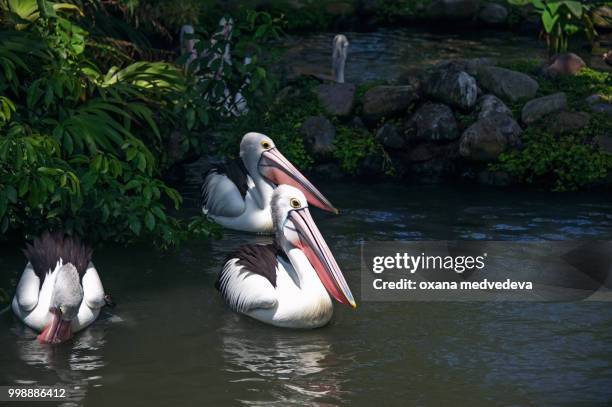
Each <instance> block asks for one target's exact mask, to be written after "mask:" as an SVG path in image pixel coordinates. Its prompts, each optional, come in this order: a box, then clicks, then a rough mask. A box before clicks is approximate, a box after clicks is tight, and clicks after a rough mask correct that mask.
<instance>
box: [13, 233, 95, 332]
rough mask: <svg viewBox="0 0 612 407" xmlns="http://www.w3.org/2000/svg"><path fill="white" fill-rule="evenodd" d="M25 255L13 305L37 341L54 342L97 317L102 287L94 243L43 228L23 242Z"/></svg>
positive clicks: (15, 311) (82, 327)
mask: <svg viewBox="0 0 612 407" xmlns="http://www.w3.org/2000/svg"><path fill="white" fill-rule="evenodd" d="M24 253H25V255H26V257H27V259H28V263H27V265H26V267H25V270H24V272H23V274H22V275H21V279H20V280H19V283H18V284H17V291H16V293H15V297H14V298H13V302H12V304H11V307H12V308H13V312H14V313H15V315H17V317H18V318H19V319H20V320H21V321H23V323H25V324H26V325H27V326H29V327H30V328H32V329H34V330H35V331H38V332H40V334H39V335H38V337H37V338H38V340H39V342H41V343H51V344H57V343H61V342H64V341H66V340H68V339H70V338H71V337H72V334H73V333H74V332H78V331H80V330H82V329H84V328H86V327H87V326H89V325H90V324H91V323H92V322H94V321H95V320H96V318H97V317H98V315H99V314H100V309H101V308H102V307H103V306H104V305H105V302H106V301H105V296H104V288H103V287H102V282H101V281H100V277H99V276H98V272H97V271H96V268H95V267H94V265H93V263H92V262H91V256H92V253H93V251H92V249H91V248H90V247H88V246H86V245H85V244H83V243H82V242H81V241H80V240H79V239H77V238H75V237H69V236H65V235H64V234H63V233H49V232H45V233H44V234H43V235H42V236H41V237H40V238H37V239H34V242H33V243H32V244H27V245H26V248H25V250H24Z"/></svg>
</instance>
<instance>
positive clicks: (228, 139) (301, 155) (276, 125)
mask: <svg viewBox="0 0 612 407" xmlns="http://www.w3.org/2000/svg"><path fill="white" fill-rule="evenodd" d="M313 86H314V83H313V82H310V81H307V82H305V83H303V84H301V86H300V87H299V88H291V89H292V90H293V91H295V92H296V93H297V94H296V95H294V96H288V97H283V98H281V99H279V100H271V99H269V100H268V101H267V102H266V103H263V105H265V106H268V109H266V110H265V111H264V112H255V111H253V112H249V114H248V115H246V116H244V117H242V118H240V120H238V121H237V122H236V123H235V124H234V125H233V126H231V127H229V128H227V129H225V130H224V131H223V132H222V137H221V140H220V143H221V145H220V151H221V153H222V154H223V155H226V156H230V157H235V156H236V153H237V152H238V151H237V148H236V146H237V145H238V144H239V143H240V139H241V138H242V136H243V135H244V134H245V133H247V132H249V131H258V132H261V133H264V134H267V135H269V136H270V137H272V139H273V140H274V142H275V144H276V145H277V146H278V148H279V149H280V150H281V151H282V152H283V154H284V155H285V156H286V157H287V158H288V159H289V160H290V161H291V162H293V163H294V164H295V165H296V166H297V167H298V168H301V169H309V168H310V167H311V166H312V164H313V162H314V160H313V159H312V157H310V155H309V154H308V152H307V151H306V148H305V145H304V140H303V138H302V136H301V134H300V127H301V126H302V124H303V123H304V120H306V118H307V117H309V116H314V115H319V114H321V108H320V106H319V104H318V101H317V100H316V96H315V95H314V92H313V90H312V88H313ZM288 89H290V88H287V89H286V90H288Z"/></svg>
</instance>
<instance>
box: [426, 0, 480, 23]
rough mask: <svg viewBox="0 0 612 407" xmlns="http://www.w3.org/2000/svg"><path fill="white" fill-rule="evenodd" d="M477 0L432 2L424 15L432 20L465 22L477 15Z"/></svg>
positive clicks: (435, 0)
mask: <svg viewBox="0 0 612 407" xmlns="http://www.w3.org/2000/svg"><path fill="white" fill-rule="evenodd" d="M478 7H479V1H478V0H434V1H432V2H431V4H430V5H429V6H428V7H427V10H426V13H425V15H426V16H427V17H429V18H434V19H446V20H465V19H470V18H472V17H474V16H475V15H476V13H478Z"/></svg>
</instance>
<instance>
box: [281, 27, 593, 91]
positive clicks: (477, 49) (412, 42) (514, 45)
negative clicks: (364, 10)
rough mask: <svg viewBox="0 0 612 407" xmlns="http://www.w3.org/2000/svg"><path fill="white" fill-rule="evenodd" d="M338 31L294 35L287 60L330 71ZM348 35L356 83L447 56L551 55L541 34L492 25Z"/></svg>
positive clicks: (350, 72) (349, 76) (349, 65)
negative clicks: (497, 28) (471, 29)
mask: <svg viewBox="0 0 612 407" xmlns="http://www.w3.org/2000/svg"><path fill="white" fill-rule="evenodd" d="M335 34H336V33H320V34H312V35H309V36H306V37H294V38H291V39H289V40H288V41H287V42H286V44H285V46H286V47H287V53H286V54H285V57H284V58H283V63H284V64H286V65H287V66H289V67H297V68H298V69H300V70H305V71H306V72H309V73H313V72H315V73H319V74H325V75H330V74H331V54H332V40H333V38H334V35H335ZM344 34H345V35H346V36H347V38H348V40H349V43H350V46H349V51H348V57H347V60H346V72H345V77H346V81H347V82H350V83H361V82H367V81H395V80H398V79H400V78H401V77H402V76H403V75H406V74H408V73H409V72H410V71H412V70H414V69H415V68H422V67H424V66H430V65H434V64H436V63H438V62H440V61H442V60H446V59H454V58H475V57H493V58H496V59H497V60H498V61H499V62H504V61H510V60H516V59H517V58H538V59H543V58H545V57H546V56H547V50H546V45H545V43H544V42H542V41H539V40H538V39H537V38H536V37H535V36H527V35H516V34H511V33H505V32H499V31H491V30H477V31H474V32H469V33H467V32H462V33H455V34H452V33H442V32H440V33H435V32H425V31H423V30H422V29H410V28H403V29H381V30H379V31H376V32H367V33H357V32H347V33H344ZM585 57H586V56H585Z"/></svg>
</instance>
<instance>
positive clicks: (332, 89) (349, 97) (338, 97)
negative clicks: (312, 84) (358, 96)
mask: <svg viewBox="0 0 612 407" xmlns="http://www.w3.org/2000/svg"><path fill="white" fill-rule="evenodd" d="M355 89H356V88H355V85H353V84H352V83H332V84H323V85H319V86H317V88H316V89H315V92H316V93H317V97H318V99H319V103H320V104H321V106H322V107H323V110H325V113H327V114H329V115H331V116H340V117H346V116H350V114H351V111H352V110H353V106H354V105H355Z"/></svg>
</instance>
